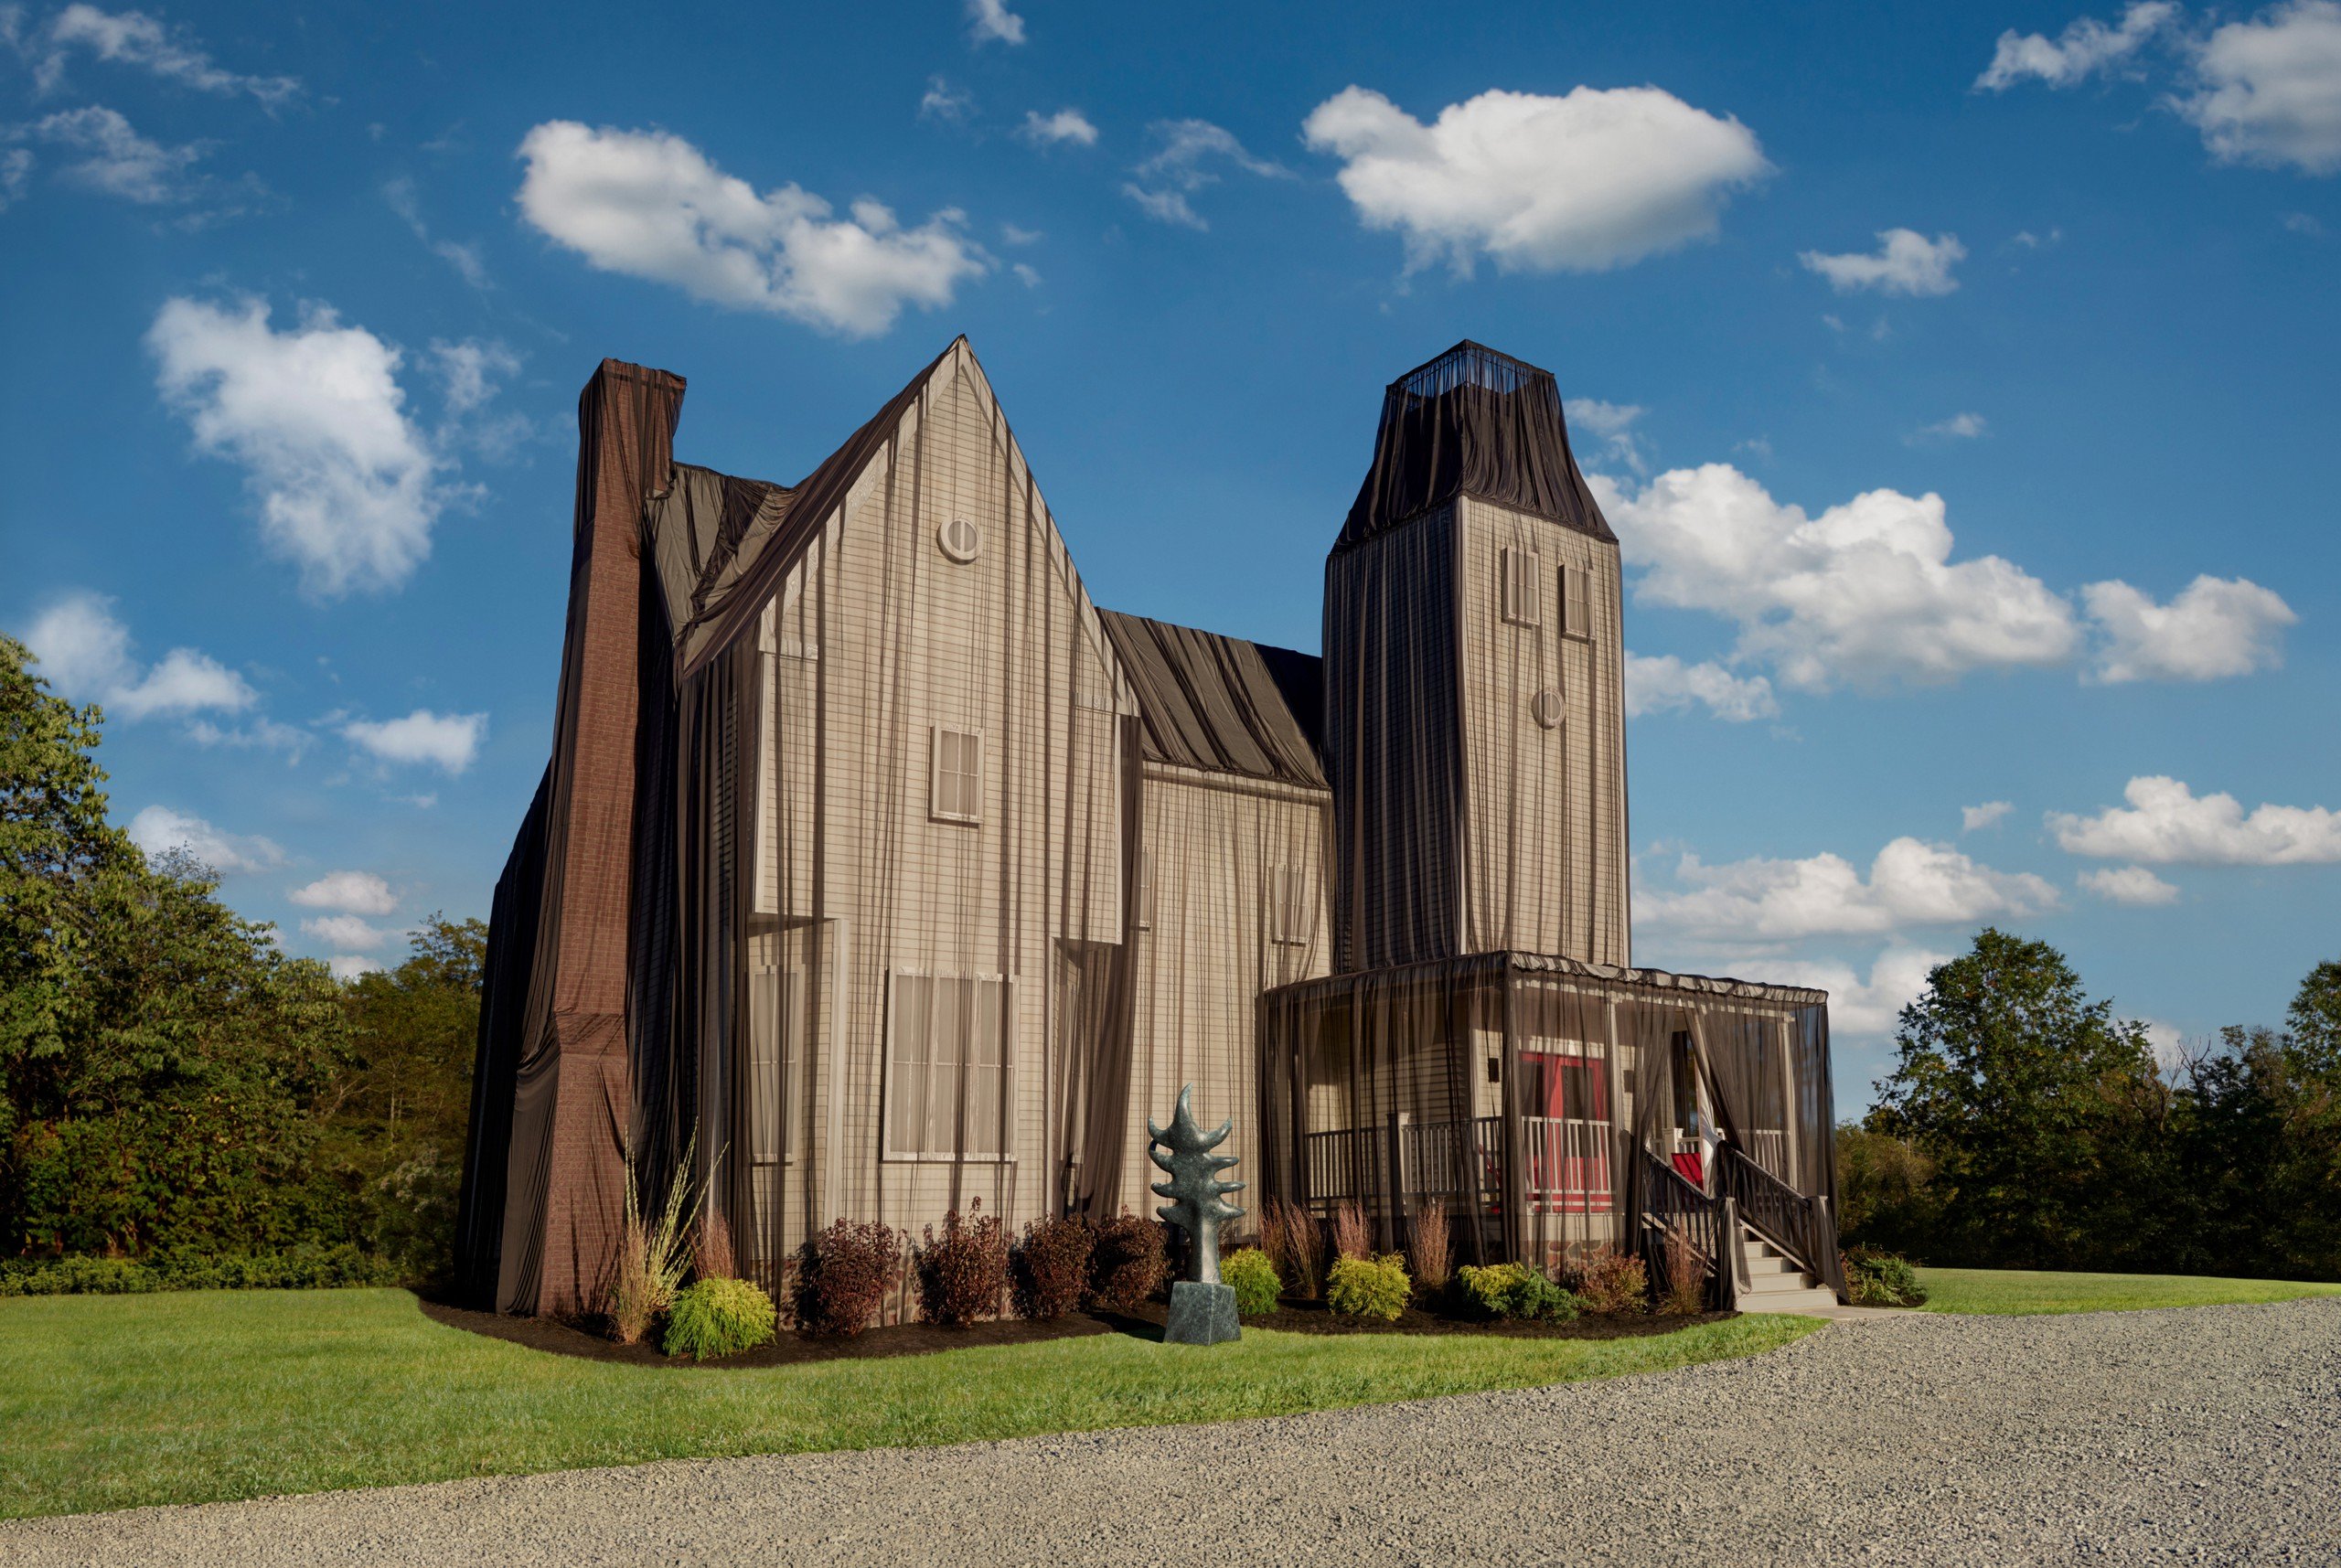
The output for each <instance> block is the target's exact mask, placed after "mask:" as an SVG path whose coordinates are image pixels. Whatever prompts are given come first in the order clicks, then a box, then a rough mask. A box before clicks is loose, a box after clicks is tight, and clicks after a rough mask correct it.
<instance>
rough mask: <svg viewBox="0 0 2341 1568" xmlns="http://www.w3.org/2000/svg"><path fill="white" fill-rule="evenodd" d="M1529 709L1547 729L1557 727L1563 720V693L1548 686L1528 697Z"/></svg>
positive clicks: (1535, 718) (1532, 715) (1531, 714)
mask: <svg viewBox="0 0 2341 1568" xmlns="http://www.w3.org/2000/svg"><path fill="white" fill-rule="evenodd" d="M1528 711H1529V714H1530V716H1531V717H1533V718H1534V720H1536V722H1537V723H1539V724H1541V725H1543V726H1544V727H1545V729H1547V730H1550V729H1553V728H1555V727H1556V726H1557V725H1558V724H1559V723H1560V721H1561V694H1560V693H1559V692H1557V691H1555V690H1553V689H1552V688H1549V687H1548V688H1545V690H1543V691H1540V692H1538V693H1537V694H1536V695H1535V696H1534V697H1532V698H1530V699H1528Z"/></svg>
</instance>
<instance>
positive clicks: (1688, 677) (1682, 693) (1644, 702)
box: [1626, 650, 1780, 724]
mask: <svg viewBox="0 0 2341 1568" xmlns="http://www.w3.org/2000/svg"><path fill="white" fill-rule="evenodd" d="M1694 707H1698V708H1705V709H1706V710H1707V711H1708V712H1709V713H1710V714H1712V715H1714V716H1715V717H1716V718H1717V719H1721V720H1726V721H1727V722H1729V723H1733V724H1744V723H1746V722H1748V720H1751V719H1770V718H1773V717H1775V716H1776V715H1778V714H1779V712H1780V704H1779V702H1777V701H1776V700H1774V699H1773V697H1772V683H1771V682H1770V681H1769V680H1767V679H1765V678H1764V677H1762V676H1760V675H1754V676H1738V675H1734V674H1732V673H1731V671H1729V670H1727V669H1726V668H1725V667H1723V666H1721V665H1719V664H1716V662H1715V661H1714V660H1712V659H1708V660H1704V661H1702V662H1701V663H1698V664H1693V665H1686V664H1684V662H1683V661H1682V660H1681V659H1679V658H1677V657H1675V656H1673V654H1661V655H1658V656H1656V657H1645V656H1642V655H1641V654H1638V653H1634V652H1633V651H1631V650H1628V652H1627V654H1626V716H1627V717H1628V718H1630V719H1639V718H1641V716H1642V715H1643V714H1645V713H1673V712H1677V711H1680V710H1682V709H1688V708H1694Z"/></svg>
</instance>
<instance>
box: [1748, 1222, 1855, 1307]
mask: <svg viewBox="0 0 2341 1568" xmlns="http://www.w3.org/2000/svg"><path fill="white" fill-rule="evenodd" d="M1739 1251H1740V1255H1741V1257H1742V1258H1744V1259H1745V1260H1746V1261H1747V1280H1748V1283H1747V1284H1746V1285H1741V1286H1740V1288H1739V1310H1741V1311H1742V1312H1806V1311H1810V1310H1812V1308H1813V1307H1834V1306H1836V1305H1837V1293H1836V1292H1835V1291H1833V1290H1831V1289H1830V1288H1829V1287H1828V1286H1826V1285H1823V1284H1822V1283H1821V1282H1820V1281H1818V1280H1816V1279H1814V1278H1813V1277H1812V1275H1809V1274H1807V1273H1805V1272H1804V1271H1803V1270H1802V1269H1801V1268H1800V1267H1799V1266H1798V1265H1797V1263H1796V1260H1795V1259H1793V1258H1790V1257H1788V1256H1785V1255H1783V1254H1782V1253H1781V1252H1780V1249H1779V1248H1778V1247H1775V1246H1773V1245H1772V1243H1769V1242H1768V1241H1766V1240H1764V1238H1763V1237H1761V1236H1759V1235H1758V1234H1757V1233H1756V1232H1754V1231H1752V1230H1750V1229H1749V1228H1748V1226H1747V1225H1745V1224H1742V1225H1741V1226H1740V1227H1739Z"/></svg>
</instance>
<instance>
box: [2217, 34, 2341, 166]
mask: <svg viewBox="0 0 2341 1568" xmlns="http://www.w3.org/2000/svg"><path fill="white" fill-rule="evenodd" d="M2194 77H2195V90H2194V91H2192V92H2191V93H2189V94H2188V95H2187V96H2186V97H2184V98H2182V99H2180V100H2179V101H2178V109H2179V112H2180V113H2182V114H2184V115H2186V118H2187V119H2188V120H2190V121H2192V122H2193V123H2194V124H2195V126H2196V128H2197V130H2199V131H2201V132H2202V133H2203V144H2204V145H2205V146H2207V147H2208V148H2210V150H2211V155H2212V156H2213V157H2216V158H2218V159H2219V160H2221V161H2222V162H2228V163H2253V164H2265V165H2284V164H2290V165H2293V166H2295V167H2297V168H2300V169H2302V170H2304V171H2305V172H2306V173H2309V174H2312V175H2329V174H2332V173H2334V172H2336V170H2341V5H2336V4H2335V3H2334V0H2291V3H2290V4H2287V5H2275V6H2272V7H2270V8H2269V9H2268V10H2266V11H2263V12H2261V14H2260V15H2259V16H2256V17H2254V18H2252V19H2251V20H2250V21H2246V22H2229V24H2227V25H2226V26H2225V27H2219V28H2217V29H2215V30H2214V31H2213V32H2212V33H2211V35H2210V37H2207V38H2206V39H2204V40H2203V41H2202V43H2201V44H2200V46H2199V47H2198V48H2197V49H2196V51H2195V56H2194Z"/></svg>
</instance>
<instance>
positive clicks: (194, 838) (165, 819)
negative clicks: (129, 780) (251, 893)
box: [128, 805, 284, 876]
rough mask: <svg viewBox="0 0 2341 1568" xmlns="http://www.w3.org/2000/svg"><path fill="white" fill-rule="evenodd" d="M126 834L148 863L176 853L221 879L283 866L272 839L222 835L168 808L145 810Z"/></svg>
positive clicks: (281, 851) (280, 849) (279, 847)
mask: <svg viewBox="0 0 2341 1568" xmlns="http://www.w3.org/2000/svg"><path fill="white" fill-rule="evenodd" d="M128 831H129V834H130V841H131V842H132V843H134V844H135V845H137V846H138V847H139V848H141V849H143V850H144V851H145V852H146V854H147V856H148V857H149V858H150V859H152V858H156V857H160V856H164V855H167V854H169V853H171V852H172V851H174V850H178V851H181V852H183V853H185V854H187V855H188V856H190V857H192V858H193V859H195V860H196V861H197V862H198V864H201V865H204V866H208V867H209V868H210V869H213V870H215V871H218V872H219V873H220V874H221V875H223V876H227V875H232V874H234V873H236V872H240V871H272V870H274V869H276V868H277V867H279V866H281V865H283V863H284V848H283V845H281V844H278V843H277V842H276V841H275V840H273V839H272V838H266V837H262V836H261V835H259V834H257V833H255V834H251V835H250V836H248V837H247V836H243V835H239V834H234V833H226V832H222V831H221V830H220V829H219V828H217V827H212V826H211V824H209V823H208V822H206V821H204V820H203V818H201V817H199V816H188V815H187V813H185V812H182V811H174V810H172V809H171V808H170V807H169V806H167V805H150V806H147V807H146V808H145V809H144V810H143V811H141V812H140V813H139V814H138V815H137V816H134V817H132V818H131V819H130V827H129V829H128Z"/></svg>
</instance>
